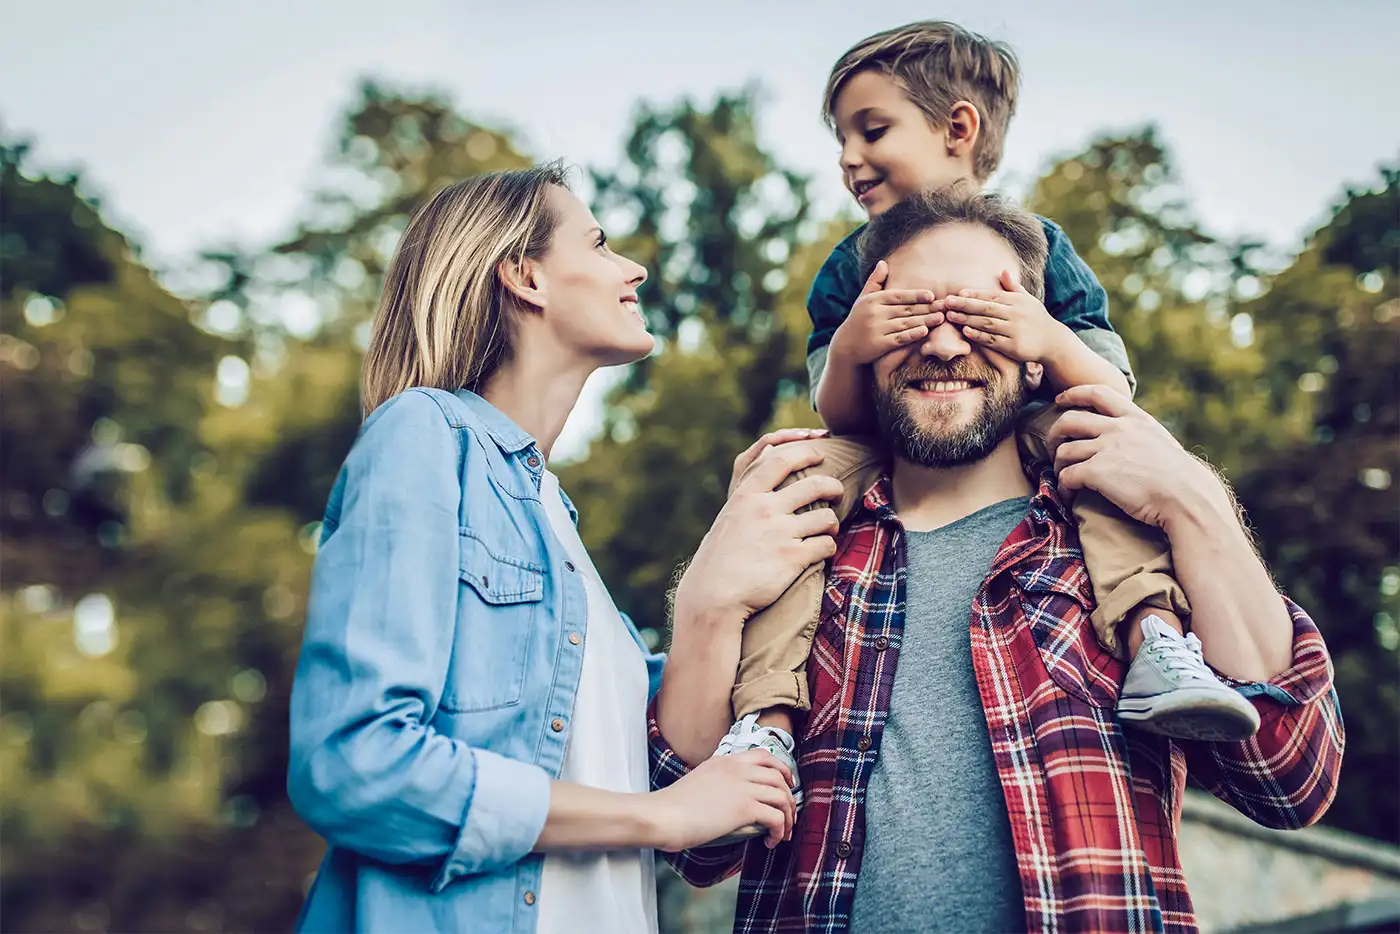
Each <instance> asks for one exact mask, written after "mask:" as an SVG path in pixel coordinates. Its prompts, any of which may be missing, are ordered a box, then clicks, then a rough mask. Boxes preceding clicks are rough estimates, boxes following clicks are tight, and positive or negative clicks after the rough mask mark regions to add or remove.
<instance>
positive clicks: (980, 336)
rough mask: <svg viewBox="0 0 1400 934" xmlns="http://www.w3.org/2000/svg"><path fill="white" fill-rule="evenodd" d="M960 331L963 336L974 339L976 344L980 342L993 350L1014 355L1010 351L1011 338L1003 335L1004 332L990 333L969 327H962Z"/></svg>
mask: <svg viewBox="0 0 1400 934" xmlns="http://www.w3.org/2000/svg"><path fill="white" fill-rule="evenodd" d="M962 332H963V336H964V337H966V338H967V339H968V340H970V341H974V342H976V343H978V344H981V345H982V346H983V347H990V348H992V349H993V350H996V351H999V352H1001V353H1004V354H1006V355H1007V356H1014V355H1013V354H1012V353H1011V350H1012V346H1011V338H1009V337H1007V336H1005V335H1004V334H991V333H988V332H987V331H979V330H977V329H976V328H969V327H964V328H963V329H962Z"/></svg>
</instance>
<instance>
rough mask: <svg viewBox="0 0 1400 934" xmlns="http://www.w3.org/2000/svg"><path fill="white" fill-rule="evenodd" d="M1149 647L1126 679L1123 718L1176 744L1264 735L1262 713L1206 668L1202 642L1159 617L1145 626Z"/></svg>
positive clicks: (1121, 705) (1144, 647)
mask: <svg viewBox="0 0 1400 934" xmlns="http://www.w3.org/2000/svg"><path fill="white" fill-rule="evenodd" d="M1142 634H1143V642H1142V648H1141V649H1139V650H1138V654H1137V658H1135V659H1133V664H1132V666H1131V667H1129V668H1128V674H1127V677H1125V678H1124V679H1123V691H1122V693H1121V694H1120V695H1119V698H1118V718H1119V719H1120V720H1124V721H1127V722H1129V723H1134V724H1136V725H1137V726H1140V727H1141V728H1143V729H1144V730H1150V731H1152V732H1153V733H1160V734H1162V735H1163V736H1171V737H1175V738H1176V739H1197V740H1206V741H1208V742H1238V741H1239V740H1243V739H1248V738H1249V737H1251V736H1253V735H1254V734H1255V733H1256V732H1258V731H1259V712H1258V711H1257V710H1255V709H1254V705H1253V704H1251V703H1250V702H1249V701H1247V700H1245V699H1244V698H1243V697H1241V696H1240V695H1239V693H1238V692H1236V691H1235V690H1233V689H1232V688H1230V687H1229V686H1227V685H1225V684H1223V683H1222V682H1221V681H1220V679H1219V678H1217V677H1216V676H1215V674H1214V673H1213V672H1211V670H1210V669H1209V668H1208V667H1206V662H1205V659H1204V658H1203V657H1202V656H1201V640H1200V639H1197V638H1196V636H1195V634H1194V633H1192V634H1191V635H1188V636H1181V635H1180V634H1178V633H1177V632H1176V630H1174V629H1172V628H1171V627H1170V626H1168V625H1167V623H1166V621H1165V620H1163V619H1162V618H1161V617H1159V616H1155V615H1150V616H1147V617H1145V618H1144V619H1143V621H1142Z"/></svg>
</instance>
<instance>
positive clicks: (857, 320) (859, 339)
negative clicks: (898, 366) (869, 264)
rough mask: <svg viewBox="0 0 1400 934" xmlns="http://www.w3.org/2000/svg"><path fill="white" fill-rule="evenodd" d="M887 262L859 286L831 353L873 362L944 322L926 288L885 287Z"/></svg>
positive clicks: (858, 362) (857, 361) (922, 337)
mask: <svg viewBox="0 0 1400 934" xmlns="http://www.w3.org/2000/svg"><path fill="white" fill-rule="evenodd" d="M888 277H889V266H888V265H887V264H886V263H885V261H884V260H880V262H878V263H876V264H875V270H874V271H873V272H872V273H871V274H870V278H869V279H867V280H866V281H865V288H863V289H861V290H860V297H859V298H858V299H856V303H855V304H854V305H852V306H851V313H850V315H848V316H847V317H846V320H845V321H843V322H841V326H840V327H838V328H837V329H836V333H835V334H834V335H832V338H831V353H832V355H833V356H841V357H844V358H845V359H846V360H847V361H848V362H850V363H855V364H866V363H873V362H875V361H876V360H878V359H879V358H880V357H883V356H884V355H885V354H887V353H889V352H890V351H891V350H895V349H897V348H899V347H905V346H907V345H909V344H912V343H915V342H916V341H921V340H923V339H924V338H925V337H928V333H929V329H930V328H936V327H938V326H939V325H940V324H942V323H943V312H942V311H941V310H937V309H935V308H933V307H932V306H933V293H932V292H930V291H929V290H927V289H892V290H890V291H885V281H886V279H887V278H888Z"/></svg>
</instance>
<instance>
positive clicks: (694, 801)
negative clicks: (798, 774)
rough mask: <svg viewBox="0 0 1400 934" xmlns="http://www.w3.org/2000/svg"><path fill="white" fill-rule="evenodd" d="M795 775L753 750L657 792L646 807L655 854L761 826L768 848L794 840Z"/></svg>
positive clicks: (764, 753)
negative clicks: (654, 835)
mask: <svg viewBox="0 0 1400 934" xmlns="http://www.w3.org/2000/svg"><path fill="white" fill-rule="evenodd" d="M791 789H792V773H790V772H789V771H788V769H787V766H785V765H783V763H781V762H780V761H778V759H777V757H776V756H774V755H773V754H772V753H771V752H768V751H767V750H763V749H753V750H750V751H748V752H745V753H740V754H739V755H734V756H720V757H717V758H712V759H708V760H706V761H705V762H702V763H701V764H700V765H698V766H696V768H695V769H694V770H693V771H691V772H690V774H688V775H686V776H685V777H684V778H682V779H680V780H679V781H677V782H676V783H675V784H674V785H671V786H670V787H669V788H663V789H661V790H660V791H654V792H652V793H651V794H650V795H648V796H647V798H646V805H645V807H646V808H647V810H648V811H649V814H650V820H651V822H652V825H653V826H654V828H655V831H656V847H657V849H661V850H666V851H668V852H672V853H674V852H676V851H678V850H686V849H690V848H691V847H696V846H702V845H704V844H706V843H709V842H710V841H711V840H714V839H716V838H718V837H722V836H724V835H725V834H729V833H733V832H734V831H736V830H738V829H739V828H741V827H747V826H749V825H750V824H759V825H760V826H762V827H763V828H764V829H765V830H766V831H768V846H769V847H770V848H771V847H775V846H777V845H778V844H779V843H781V842H782V841H784V840H787V839H789V838H791V836H792V825H793V822H794V821H795V820H796V819H797V806H796V804H794V803H793V800H792V790H791Z"/></svg>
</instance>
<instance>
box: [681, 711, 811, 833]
mask: <svg viewBox="0 0 1400 934" xmlns="http://www.w3.org/2000/svg"><path fill="white" fill-rule="evenodd" d="M796 748H797V744H796V743H795V742H793V739H792V735H791V734H790V733H788V731H787V730H781V729H779V728H778V727H775V726H760V725H759V722H758V714H756V713H751V714H749V715H748V716H747V717H744V718H742V719H740V720H739V721H738V722H737V723H735V724H734V725H733V726H731V727H730V728H729V732H728V733H726V734H724V739H722V740H720V741H719V748H718V749H716V750H715V755H717V756H735V755H738V754H739V753H741V752H748V751H749V750H750V749H766V750H768V751H769V752H771V753H772V754H773V755H775V756H777V757H778V761H780V762H782V763H783V765H785V766H787V767H788V771H790V772H791V773H792V778H793V781H795V782H797V785H796V786H795V787H794V788H793V789H792V798H793V800H794V801H796V802H797V806H798V807H801V806H802V782H801V780H800V779H798V777H797V759H796V757H795V756H794V755H793V750H794V749H796ZM767 832H768V831H767V830H765V829H764V828H763V826H762V825H761V824H750V825H749V826H747V827H741V828H740V829H738V830H736V831H734V832H733V833H731V834H726V835H725V836H723V837H720V838H719V839H717V840H711V841H710V842H709V843H707V844H705V846H723V845H724V844H727V843H738V842H740V841H743V840H750V839H752V838H754V837H759V836H762V835H763V834H765V833H767Z"/></svg>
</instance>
